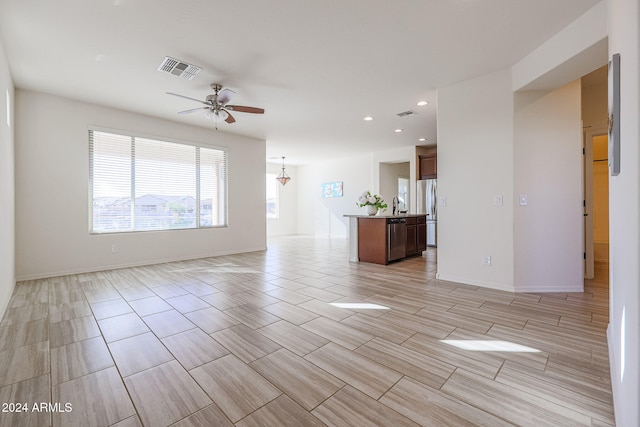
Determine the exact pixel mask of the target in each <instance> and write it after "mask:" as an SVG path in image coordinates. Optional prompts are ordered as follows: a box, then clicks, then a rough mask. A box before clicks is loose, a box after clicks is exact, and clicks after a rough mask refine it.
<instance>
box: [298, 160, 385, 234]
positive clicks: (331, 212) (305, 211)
mask: <svg viewBox="0 0 640 427" xmlns="http://www.w3.org/2000/svg"><path fill="white" fill-rule="evenodd" d="M298 177H299V183H298V233H299V234H310V235H315V236H323V237H327V236H331V237H347V235H348V231H349V228H348V226H349V221H348V218H344V217H343V215H345V214H363V213H364V208H359V207H358V206H356V201H357V199H358V197H359V196H360V194H362V192H363V191H366V190H370V191H374V192H375V191H378V190H377V185H376V186H373V182H374V181H373V161H372V156H371V155H370V154H366V155H362V156H357V157H348V158H344V159H339V160H332V161H325V162H318V163H313V164H307V165H303V166H298ZM333 181H342V182H343V197H336V198H322V197H321V192H320V189H321V184H322V183H324V182H333Z"/></svg>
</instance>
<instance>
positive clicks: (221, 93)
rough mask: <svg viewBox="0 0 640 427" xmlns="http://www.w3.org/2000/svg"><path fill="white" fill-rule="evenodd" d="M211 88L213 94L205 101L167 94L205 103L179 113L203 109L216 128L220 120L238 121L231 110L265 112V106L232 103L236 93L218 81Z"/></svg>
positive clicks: (254, 112) (253, 112)
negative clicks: (223, 86) (202, 105)
mask: <svg viewBox="0 0 640 427" xmlns="http://www.w3.org/2000/svg"><path fill="white" fill-rule="evenodd" d="M211 89H213V92H214V93H213V95H208V96H207V97H206V98H205V100H204V101H202V100H200V99H196V98H190V97H188V96H184V95H179V94H177V93H172V92H167V95H173V96H179V97H180V98H185V99H190V100H191V101H195V102H199V103H201V104H204V107H198V108H192V109H190V110H185V111H179V112H178V114H189V113H194V112H196V111H201V112H203V113H204V115H205V116H206V117H207V118H209V119H213V120H214V121H215V122H216V129H217V124H218V122H221V121H223V120H224V121H225V122H227V123H234V122H235V121H236V119H235V118H234V117H233V116H232V115H231V111H237V112H240V113H252V114H264V109H263V108H257V107H247V106H244V105H230V104H229V101H231V98H233V95H235V94H236V93H235V92H234V91H232V90H231V89H227V88H225V89H223V88H222V85H220V84H218V83H213V84H212V85H211Z"/></svg>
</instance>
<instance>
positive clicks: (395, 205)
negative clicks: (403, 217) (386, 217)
mask: <svg viewBox="0 0 640 427" xmlns="http://www.w3.org/2000/svg"><path fill="white" fill-rule="evenodd" d="M391 204H392V206H393V210H392V212H393V215H395V214H396V212H398V196H393V200H392V201H391Z"/></svg>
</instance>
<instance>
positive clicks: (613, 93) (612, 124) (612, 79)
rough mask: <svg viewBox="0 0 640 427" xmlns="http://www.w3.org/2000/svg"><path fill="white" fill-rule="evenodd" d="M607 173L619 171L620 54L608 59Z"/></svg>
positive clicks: (613, 174) (612, 174)
mask: <svg viewBox="0 0 640 427" xmlns="http://www.w3.org/2000/svg"><path fill="white" fill-rule="evenodd" d="M608 78H609V91H608V92H609V173H610V174H611V176H616V175H618V174H619V173H620V54H619V53H616V54H614V55H613V56H612V57H611V61H609V76H608Z"/></svg>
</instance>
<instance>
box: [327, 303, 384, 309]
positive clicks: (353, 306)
mask: <svg viewBox="0 0 640 427" xmlns="http://www.w3.org/2000/svg"><path fill="white" fill-rule="evenodd" d="M329 304H331V305H332V306H334V307H338V308H351V309H353V310H362V309H364V310H389V307H385V306H384V305H378V304H371V303H368V302H330V303H329Z"/></svg>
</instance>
